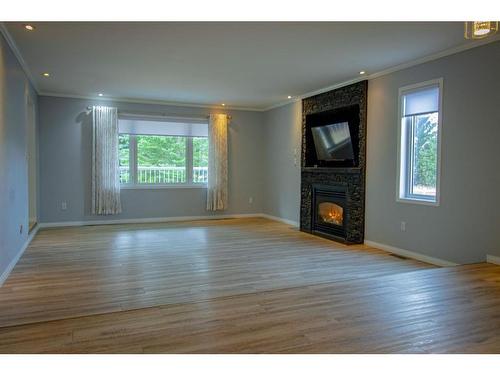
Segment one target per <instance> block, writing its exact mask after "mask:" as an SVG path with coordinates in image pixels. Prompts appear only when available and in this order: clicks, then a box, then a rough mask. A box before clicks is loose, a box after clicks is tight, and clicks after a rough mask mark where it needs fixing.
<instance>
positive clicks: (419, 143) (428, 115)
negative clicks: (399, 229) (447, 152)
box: [398, 80, 442, 204]
mask: <svg viewBox="0 0 500 375" xmlns="http://www.w3.org/2000/svg"><path fill="white" fill-rule="evenodd" d="M441 91H442V80H435V81H429V82H425V83H423V84H419V85H414V86H408V87H403V88H401V89H400V91H399V100H400V108H401V113H400V116H401V124H400V148H399V150H400V153H399V195H398V198H399V200H402V201H413V202H423V203H431V204H437V203H438V200H439V165H440V160H439V150H440V141H441V139H440V135H441V123H440V122H441V115H440V111H441V108H440V107H441Z"/></svg>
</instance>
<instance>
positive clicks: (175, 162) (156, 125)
mask: <svg viewBox="0 0 500 375" xmlns="http://www.w3.org/2000/svg"><path fill="white" fill-rule="evenodd" d="M118 127H119V132H120V138H119V153H120V155H119V156H120V182H121V183H122V186H124V187H126V186H129V187H141V186H142V187H148V186H177V185H179V186H186V185H193V186H195V185H197V186H200V185H204V184H206V183H207V180H208V138H207V137H208V124H207V121H202V120H196V119H194V120H193V119H192V120H189V121H186V120H183V119H178V120H176V119H169V118H163V117H151V116H149V117H135V116H122V117H121V118H120V119H119V121H118Z"/></svg>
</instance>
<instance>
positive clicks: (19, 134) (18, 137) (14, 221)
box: [0, 34, 36, 277]
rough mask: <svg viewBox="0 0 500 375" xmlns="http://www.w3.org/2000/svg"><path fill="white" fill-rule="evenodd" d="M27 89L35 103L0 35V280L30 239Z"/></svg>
mask: <svg viewBox="0 0 500 375" xmlns="http://www.w3.org/2000/svg"><path fill="white" fill-rule="evenodd" d="M26 88H28V90H29V92H30V95H31V96H32V98H34V100H33V101H34V102H35V103H36V99H35V94H34V93H33V91H32V88H31V87H30V85H29V83H28V81H27V79H26V76H25V74H24V72H23V70H22V68H21V66H20V65H19V63H18V61H17V59H16V57H15V56H14V54H13V53H12V51H11V50H10V47H9V46H8V44H7V42H6V41H5V39H4V38H3V36H2V35H1V34H0V277H1V275H2V274H3V273H4V271H5V270H6V269H7V267H8V266H9V264H10V263H11V262H12V261H13V260H14V259H15V258H16V256H17V255H18V254H19V252H20V251H21V250H22V248H23V246H24V244H25V242H26V240H27V235H28V233H27V232H28V164H27V160H26V153H27V126H26V97H25V90H26ZM35 111H36V107H35ZM21 225H22V226H23V231H22V233H20V226H21Z"/></svg>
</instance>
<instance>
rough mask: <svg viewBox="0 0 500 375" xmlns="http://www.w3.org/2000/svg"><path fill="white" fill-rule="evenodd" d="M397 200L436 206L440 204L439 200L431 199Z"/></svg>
mask: <svg viewBox="0 0 500 375" xmlns="http://www.w3.org/2000/svg"><path fill="white" fill-rule="evenodd" d="M396 201H397V202H399V203H410V204H421V205H424V206H434V207H437V206H439V201H438V200H436V201H431V200H425V199H418V198H397V199H396Z"/></svg>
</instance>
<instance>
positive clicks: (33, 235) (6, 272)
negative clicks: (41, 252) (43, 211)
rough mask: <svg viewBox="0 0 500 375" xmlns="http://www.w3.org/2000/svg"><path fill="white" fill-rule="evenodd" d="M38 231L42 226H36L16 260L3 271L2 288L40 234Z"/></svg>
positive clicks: (0, 277) (0, 279)
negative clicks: (37, 234) (36, 236)
mask: <svg viewBox="0 0 500 375" xmlns="http://www.w3.org/2000/svg"><path fill="white" fill-rule="evenodd" d="M38 229H40V226H39V225H38V224H37V225H35V227H34V228H33V229H32V230H31V232H30V233H29V235H28V238H27V239H26V242H25V243H24V245H23V247H22V248H21V250H20V251H19V252H18V253H17V255H16V256H15V257H14V259H12V260H11V261H10V263H9V265H8V266H7V268H6V269H5V271H3V273H2V274H1V275H0V287H1V286H2V285H3V283H4V282H5V280H7V278H8V277H9V275H10V273H11V272H12V270H13V269H14V267H15V266H16V264H17V262H19V259H21V257H22V256H23V254H24V252H25V251H26V249H27V248H28V246H29V244H30V243H31V241H32V240H33V238H35V235H36V233H37V232H38Z"/></svg>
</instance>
